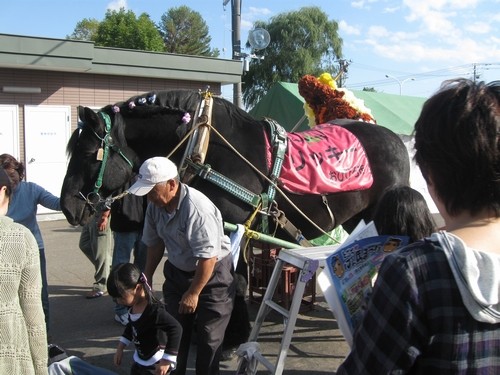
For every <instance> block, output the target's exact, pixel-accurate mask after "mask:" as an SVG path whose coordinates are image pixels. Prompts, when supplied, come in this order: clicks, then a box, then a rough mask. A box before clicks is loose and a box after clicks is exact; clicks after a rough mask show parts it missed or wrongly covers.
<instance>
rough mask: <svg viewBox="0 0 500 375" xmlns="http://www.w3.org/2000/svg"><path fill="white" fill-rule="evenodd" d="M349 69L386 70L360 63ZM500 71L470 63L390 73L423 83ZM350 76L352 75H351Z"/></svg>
mask: <svg viewBox="0 0 500 375" xmlns="http://www.w3.org/2000/svg"><path fill="white" fill-rule="evenodd" d="M351 67H354V68H357V69H364V70H369V71H375V72H381V73H384V75H385V74H387V73H388V71H387V68H378V67H373V66H370V65H366V64H362V63H356V62H355V61H353V62H352V64H351ZM496 69H500V63H472V64H464V65H459V66H452V67H447V68H443V69H437V70H432V71H427V72H422V73H408V72H403V71H399V72H398V71H391V73H396V74H398V75H399V78H400V79H401V80H403V79H406V78H415V81H425V80H431V79H436V78H439V79H444V78H446V77H449V78H451V77H452V76H454V77H456V76H463V77H470V78H471V79H473V78H474V70H475V71H476V73H475V74H476V76H477V75H479V76H480V75H481V73H482V71H485V70H496ZM351 76H352V75H351ZM393 84H394V83H393V82H391V81H387V79H378V80H373V81H364V82H356V83H349V82H346V87H348V88H349V89H363V88H365V87H375V86H377V87H380V86H389V85H393Z"/></svg>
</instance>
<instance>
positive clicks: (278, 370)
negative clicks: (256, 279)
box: [236, 245, 338, 375]
mask: <svg viewBox="0 0 500 375" xmlns="http://www.w3.org/2000/svg"><path fill="white" fill-rule="evenodd" d="M337 248H338V245H333V246H318V247H313V248H311V247H305V248H298V249H283V250H281V251H280V252H279V254H278V257H277V258H276V264H275V266H274V269H273V273H272V275H271V279H270V280H269V285H268V287H267V289H266V292H265V294H264V297H263V298H262V303H261V305H260V308H259V312H258V313H257V317H256V318H255V322H254V325H253V327H252V331H251V332H250V336H249V338H248V343H246V344H242V345H241V346H240V349H243V347H244V346H246V347H247V348H248V349H249V350H246V352H245V353H242V352H243V350H240V349H238V352H237V354H238V355H240V358H239V360H238V367H237V370H236V374H237V375H243V374H245V375H254V374H255V373H256V371H257V364H258V363H261V364H262V365H264V367H266V369H267V370H268V371H269V372H270V373H271V374H273V375H281V374H282V373H283V369H284V366H285V360H286V356H287V354H288V348H289V346H290V342H291V340H292V336H293V331H294V329H295V323H296V321H297V315H298V313H299V309H300V305H301V303H302V299H303V295H304V290H305V287H306V283H307V282H308V281H309V280H311V279H312V277H313V276H314V274H315V273H316V270H317V269H318V268H319V267H320V266H324V265H325V260H326V258H327V257H328V256H329V255H330V254H331V253H332V252H334V251H335V249H337ZM287 264H291V265H293V266H295V267H297V268H298V269H299V276H298V278H297V282H296V284H295V288H294V292H293V297H292V303H291V304H290V309H289V310H286V309H285V308H283V307H282V306H280V305H279V304H277V303H276V302H274V301H273V296H274V293H275V291H276V288H277V286H278V283H279V281H280V276H281V273H282V270H283V267H284V266H286V265H287ZM271 310H274V311H276V312H278V313H279V314H281V315H282V316H283V318H284V321H285V329H284V332H283V336H282V339H281V345H280V350H279V353H278V356H277V358H276V363H275V364H273V363H271V362H270V361H269V360H268V359H267V358H265V357H264V356H263V355H262V353H260V351H259V350H258V342H257V340H258V337H259V333H260V329H261V328H262V324H263V323H264V320H265V318H266V316H267V315H268V314H269V312H270V311H271Z"/></svg>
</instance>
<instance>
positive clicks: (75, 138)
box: [66, 128, 80, 158]
mask: <svg viewBox="0 0 500 375" xmlns="http://www.w3.org/2000/svg"><path fill="white" fill-rule="evenodd" d="M79 137H80V128H78V129H76V130H75V131H73V134H71V137H70V138H69V141H68V145H67V146H66V154H67V155H68V158H71V155H73V151H74V150H75V148H76V144H77V143H78V138H79Z"/></svg>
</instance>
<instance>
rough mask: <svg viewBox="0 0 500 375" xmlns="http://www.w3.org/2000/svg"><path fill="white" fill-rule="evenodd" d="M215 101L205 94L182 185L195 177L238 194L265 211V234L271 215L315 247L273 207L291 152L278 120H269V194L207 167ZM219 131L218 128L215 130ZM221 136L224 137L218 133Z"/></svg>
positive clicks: (303, 242) (183, 164)
mask: <svg viewBox="0 0 500 375" xmlns="http://www.w3.org/2000/svg"><path fill="white" fill-rule="evenodd" d="M212 106H213V98H212V96H211V94H210V92H208V90H207V91H206V92H205V93H204V95H203V97H202V99H201V101H200V105H199V107H198V111H197V113H196V117H195V119H194V121H193V123H195V125H194V129H193V130H192V132H191V136H190V138H189V140H188V145H187V147H186V150H185V152H184V156H183V159H182V162H181V167H180V169H179V174H180V177H181V179H182V182H184V183H189V182H190V181H191V180H192V179H193V177H194V176H195V175H197V176H199V177H200V178H202V179H205V180H207V181H209V182H211V183H213V184H214V185H216V186H218V187H220V188H221V189H223V190H225V191H226V192H228V193H230V194H232V195H234V196H235V197H237V198H238V199H240V200H242V201H243V202H245V203H247V204H249V205H251V206H252V207H253V208H254V209H255V210H256V211H258V210H261V211H262V212H264V213H265V214H264V215H262V222H261V227H262V231H263V232H264V233H269V223H268V215H269V214H271V215H272V216H273V218H274V220H275V221H276V223H277V224H278V225H280V227H281V228H283V229H285V230H286V231H287V232H288V233H289V234H290V235H292V237H293V238H295V240H296V241H297V242H298V243H299V244H300V245H302V246H308V247H309V246H312V245H311V243H310V242H309V241H308V240H307V239H306V238H305V237H304V236H303V235H302V233H301V231H300V230H298V229H297V228H296V227H295V226H294V225H293V224H292V223H291V222H290V221H289V220H288V219H286V217H285V214H284V213H283V212H282V211H280V210H277V209H276V210H272V207H271V204H270V203H272V202H273V201H274V198H275V196H276V183H277V180H278V178H279V176H280V173H281V168H282V166H283V161H284V157H285V152H286V149H287V135H286V131H285V129H284V128H283V127H282V126H281V125H279V124H278V123H277V122H276V121H275V120H273V119H270V118H265V119H264V120H265V122H266V123H267V125H268V128H269V132H270V137H269V138H270V142H271V146H272V150H273V160H274V162H273V166H272V169H271V173H270V176H269V178H268V180H269V182H270V184H269V186H268V190H267V193H262V194H255V193H253V192H251V191H250V190H248V189H246V188H245V187H243V186H241V185H239V184H237V183H236V182H234V181H233V180H231V179H230V178H228V177H226V176H224V175H222V174H221V173H219V172H217V171H215V170H213V169H212V167H211V166H210V165H209V164H205V163H204V161H205V157H206V154H207V151H208V144H209V137H210V129H211V128H212V125H211V123H210V121H211V117H212ZM214 130H215V129H214ZM218 135H219V136H220V137H222V135H220V134H218Z"/></svg>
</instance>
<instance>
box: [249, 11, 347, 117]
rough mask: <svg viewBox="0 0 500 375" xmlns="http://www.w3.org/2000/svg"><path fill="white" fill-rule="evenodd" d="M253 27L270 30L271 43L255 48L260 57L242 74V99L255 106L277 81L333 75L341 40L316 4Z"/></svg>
mask: <svg viewBox="0 0 500 375" xmlns="http://www.w3.org/2000/svg"><path fill="white" fill-rule="evenodd" d="M254 27H262V28H264V29H266V30H267V31H268V32H269V35H270V37H271V42H270V43H269V46H268V47H267V48H265V49H264V50H261V51H258V55H260V56H263V57H264V59H263V60H252V62H251V63H250V68H249V71H248V72H246V73H245V74H244V75H243V78H242V83H243V85H242V86H243V88H242V91H243V101H244V103H245V105H246V107H252V106H254V105H255V104H256V103H257V102H258V101H259V100H260V99H261V98H262V97H263V96H264V95H265V94H266V92H267V91H268V90H269V88H270V87H271V86H272V85H273V84H274V83H276V82H279V81H282V82H292V83H296V82H298V81H299V79H300V78H301V77H302V76H304V75H305V74H312V75H316V76H318V75H319V74H321V73H323V72H329V73H331V74H332V76H335V75H336V72H337V70H338V65H336V63H335V61H337V60H338V59H340V58H341V57H342V39H341V38H340V37H339V35H338V24H337V22H336V21H330V20H328V15H327V14H325V13H324V12H323V11H322V10H321V9H320V8H318V7H304V8H301V9H300V10H299V11H293V12H287V13H281V14H278V15H277V16H275V17H273V18H271V19H270V21H269V23H265V22H262V21H258V22H255V23H254Z"/></svg>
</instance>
